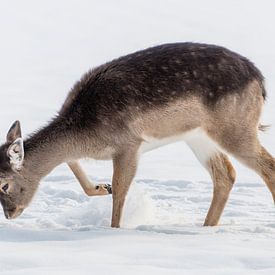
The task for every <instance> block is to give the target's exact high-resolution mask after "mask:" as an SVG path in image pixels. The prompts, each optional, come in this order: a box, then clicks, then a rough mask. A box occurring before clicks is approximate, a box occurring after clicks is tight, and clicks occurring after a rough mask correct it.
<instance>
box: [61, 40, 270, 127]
mask: <svg viewBox="0 0 275 275" xmlns="http://www.w3.org/2000/svg"><path fill="white" fill-rule="evenodd" d="M255 79H256V80H257V81H258V82H259V83H260V85H261V86H262V87H263V76H262V74H261V73H260V71H259V70H258V69H257V68H256V67H255V66H254V65H253V64H252V63H251V62H250V61H249V60H248V59H247V58H245V57H242V56H240V55H238V54H236V53H234V52H231V51H229V50H227V49H225V48H223V47H219V46H215V45H206V44H197V43H176V44H165V45H161V46H157V47H152V48H149V49H146V50H143V51H139V52H135V53H133V54H130V55H126V56H124V57H120V58H118V59H115V60H113V61H111V62H109V63H107V64H104V65H102V66H100V67H98V68H96V69H94V70H92V71H90V72H88V73H87V74H86V75H84V77H83V78H82V79H81V80H80V81H79V82H78V83H77V84H76V85H75V86H74V88H73V89H72V91H71V93H70V95H69V97H68V99H67V100H66V102H65V103H64V105H63V108H62V109H61V111H60V116H61V117H63V118H70V123H73V124H74V125H75V126H79V127H82V126H87V123H88V124H91V123H98V122H102V120H104V119H108V120H109V119H111V118H112V116H113V115H114V114H115V113H118V112H119V114H120V117H121V119H127V118H128V116H129V115H130V112H128V110H129V108H131V110H133V109H134V108H135V109H136V110H139V111H146V109H149V108H154V107H157V106H160V105H165V104H167V103H169V102H171V101H173V100H177V99H178V98H181V97H185V96H188V95H197V96H199V97H201V98H202V100H203V102H204V103H205V104H206V105H209V106H214V105H215V103H216V102H217V101H218V100H219V99H220V98H222V97H224V96H226V95H227V94H229V93H241V92H242V90H243V88H244V87H245V86H246V85H247V84H248V83H249V82H250V81H252V80H255ZM262 91H263V97H264V98H265V96H266V95H265V90H264V88H263V90H262ZM132 107H134V108H132ZM67 123H68V121H67Z"/></svg>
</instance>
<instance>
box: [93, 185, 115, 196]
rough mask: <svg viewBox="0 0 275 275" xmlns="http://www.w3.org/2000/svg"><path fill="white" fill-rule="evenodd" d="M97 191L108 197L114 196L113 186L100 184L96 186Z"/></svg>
mask: <svg viewBox="0 0 275 275" xmlns="http://www.w3.org/2000/svg"><path fill="white" fill-rule="evenodd" d="M95 189H96V190H97V191H98V192H99V193H102V195H108V194H112V185H111V184H105V183H102V184H98V185H96V187H95Z"/></svg>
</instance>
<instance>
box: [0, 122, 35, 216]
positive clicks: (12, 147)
mask: <svg viewBox="0 0 275 275" xmlns="http://www.w3.org/2000/svg"><path fill="white" fill-rule="evenodd" d="M23 170H24V144H23V139H22V135H21V128H20V123H19V121H15V122H14V123H13V125H12V126H11V128H10V129H9V131H8V134H7V139H6V142H5V143H4V144H3V145H2V146H1V147H0V202H1V204H2V207H3V210H4V213H5V216H6V218H8V219H12V218H16V217H17V216H19V215H20V214H21V213H22V212H23V210H24V208H25V207H26V206H27V205H28V204H29V202H30V200H31V198H32V197H33V194H34V191H33V188H32V186H33V183H32V182H31V181H30V180H28V177H26V176H25V174H24V171H23Z"/></svg>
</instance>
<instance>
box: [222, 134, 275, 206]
mask: <svg viewBox="0 0 275 275" xmlns="http://www.w3.org/2000/svg"><path fill="white" fill-rule="evenodd" d="M224 147H225V148H226V149H227V150H228V151H229V152H230V153H231V154H232V155H233V156H234V157H235V158H236V159H238V160H239V161H240V162H241V163H243V164H244V165H246V166H247V167H249V168H251V169H252V170H254V171H255V172H256V173H257V174H258V175H259V176H261V177H262V179H263V180H264V182H265V183H266V185H267V187H268V189H269V190H270V192H271V194H272V197H273V200H274V202H275V159H274V157H272V155H271V154H270V153H269V152H268V151H267V150H266V149H265V148H264V147H263V146H262V145H261V144H260V142H259V140H258V138H257V136H256V134H255V135H254V137H251V136H247V137H246V138H244V137H243V139H242V140H241V142H240V139H235V140H234V141H232V144H226V145H225V146H224Z"/></svg>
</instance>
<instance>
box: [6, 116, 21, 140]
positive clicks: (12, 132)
mask: <svg viewBox="0 0 275 275" xmlns="http://www.w3.org/2000/svg"><path fill="white" fill-rule="evenodd" d="M21 137H22V135H21V127H20V122H19V121H18V120H16V121H15V122H14V123H13V124H12V126H11V127H10V129H9V131H8V134H7V142H9V143H12V142H14V141H15V140H16V139H17V138H21Z"/></svg>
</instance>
